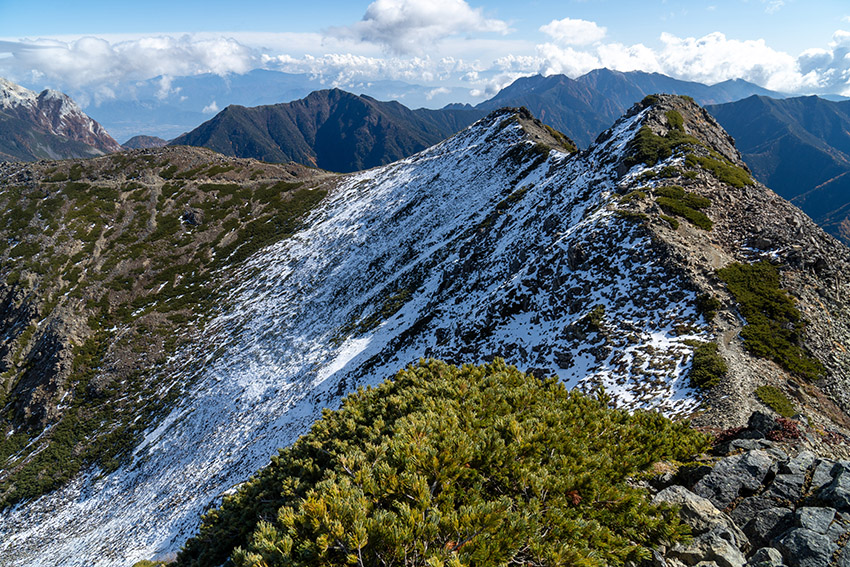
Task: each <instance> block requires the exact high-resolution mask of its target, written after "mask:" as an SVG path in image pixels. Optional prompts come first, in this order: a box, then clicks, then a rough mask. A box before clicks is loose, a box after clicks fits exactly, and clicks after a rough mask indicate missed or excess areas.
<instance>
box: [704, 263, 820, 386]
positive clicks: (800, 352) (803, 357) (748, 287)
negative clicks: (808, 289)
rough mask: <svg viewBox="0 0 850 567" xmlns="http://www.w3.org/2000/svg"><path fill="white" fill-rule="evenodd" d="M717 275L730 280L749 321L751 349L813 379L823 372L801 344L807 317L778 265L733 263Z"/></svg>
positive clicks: (746, 329) (747, 344) (746, 343)
mask: <svg viewBox="0 0 850 567" xmlns="http://www.w3.org/2000/svg"><path fill="white" fill-rule="evenodd" d="M717 275H718V276H719V277H720V279H721V280H723V281H724V282H725V283H726V287H727V289H728V290H729V293H731V294H732V296H733V297H734V298H735V300H736V301H737V302H738V309H739V310H740V312H741V315H743V317H744V319H745V320H746V325H744V328H743V329H742V330H741V337H742V338H743V339H744V346H745V347H746V348H747V350H749V351H750V352H751V353H753V354H755V355H756V356H760V357H762V358H767V359H770V360H773V361H774V362H776V363H777V364H779V365H780V366H782V367H784V368H785V369H787V370H789V371H791V372H793V373H795V374H797V375H799V376H802V377H804V378H808V379H810V380H815V379H817V378H819V377H821V376H822V375H823V373H824V367H823V365H822V364H821V363H820V361H818V360H817V359H815V358H812V357H811V356H809V354H808V353H807V352H806V351H805V349H804V348H803V347H801V346H800V345H801V343H802V334H803V330H804V328H805V323H804V321H803V316H802V315H801V314H800V311H799V310H798V309H797V307H796V306H795V305H794V300H793V299H792V298H791V297H790V296H789V295H788V293H787V292H786V291H785V290H783V289H782V288H781V287H780V279H779V270H777V269H776V266H773V265H772V264H770V263H768V262H764V261H762V262H758V263H755V264H741V263H733V264H730V265H728V266H726V267H725V268H723V269H722V270H719V271H718V272H717Z"/></svg>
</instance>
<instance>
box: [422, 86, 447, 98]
mask: <svg viewBox="0 0 850 567" xmlns="http://www.w3.org/2000/svg"><path fill="white" fill-rule="evenodd" d="M450 92H452V91H451V89H447V88H446V87H437V88H436V89H431V90H430V91H428V93H427V94H426V95H425V98H427V99H428V100H433V99H434V97H435V96H439V95H444V94H449V93H450Z"/></svg>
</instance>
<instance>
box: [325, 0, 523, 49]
mask: <svg viewBox="0 0 850 567" xmlns="http://www.w3.org/2000/svg"><path fill="white" fill-rule="evenodd" d="M471 32H497V33H502V34H505V33H507V32H508V25H507V23H505V22H503V21H501V20H496V19H488V18H486V17H484V14H483V12H482V10H481V8H477V9H475V8H472V7H471V6H470V5H469V4H467V3H466V2H465V1H464V0H376V1H375V2H372V3H371V4H369V7H368V8H366V14H365V15H364V16H363V19H362V20H361V21H359V22H357V23H355V24H353V25H351V26H347V27H338V28H332V29H330V30H328V33H329V34H330V35H332V36H337V37H341V38H354V39H357V40H359V41H365V42H370V43H376V44H379V45H382V46H384V47H386V48H387V49H389V50H390V51H392V52H394V53H397V54H422V53H424V50H425V49H426V48H427V47H428V46H429V45H432V44H434V43H435V42H437V41H439V40H441V39H444V38H447V37H450V36H454V35H458V34H467V33H471Z"/></svg>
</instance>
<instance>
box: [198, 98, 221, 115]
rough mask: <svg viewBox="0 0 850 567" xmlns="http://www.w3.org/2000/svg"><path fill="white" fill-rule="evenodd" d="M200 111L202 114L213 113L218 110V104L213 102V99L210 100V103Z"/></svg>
mask: <svg viewBox="0 0 850 567" xmlns="http://www.w3.org/2000/svg"><path fill="white" fill-rule="evenodd" d="M201 112H203V113H204V114H215V113H217V112H218V105H217V104H216V103H215V101H212V102H211V103H209V104H208V105H206V106H205V107H204V109H203V110H201Z"/></svg>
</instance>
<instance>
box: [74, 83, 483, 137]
mask: <svg viewBox="0 0 850 567" xmlns="http://www.w3.org/2000/svg"><path fill="white" fill-rule="evenodd" d="M327 88H329V85H328V84H327V82H323V81H321V80H319V79H318V78H316V77H314V76H311V75H306V74H294V73H283V72H280V71H269V70H264V69H255V70H253V71H249V72H248V73H245V74H242V75H235V74H234V75H227V76H220V75H215V74H212V73H208V74H202V75H194V76H189V77H155V78H153V79H149V80H147V81H141V82H139V83H136V84H134V85H133V90H132V92H128V93H119V95H118V97H117V98H115V99H113V100H106V101H100V102H98V103H96V104H91V105H89V106H88V107H87V108H86V111H87V112H88V113H89V114H90V115H91V116H92V117H94V118H95V119H96V120H98V121H99V122H100V123H101V124H103V125H104V126H105V127H106V128H107V130H109V132H110V133H111V134H112V135H113V136H115V138H116V139H118V140H122V141H123V140H127V139H129V138H130V137H132V136H135V135H138V134H144V135H152V136H158V137H160V138H165V139H169V140H170V139H172V138H174V137H176V136H179V135H180V134H183V133H185V132H188V131H189V130H192V129H193V128H196V127H197V126H198V124H200V123H202V122H204V121H205V120H209V119H210V118H211V117H212V116H214V115H215V114H216V113H217V112H218V111H219V110H220V109H223V108H225V107H227V106H229V105H232V104H238V105H242V106H260V105H267V104H278V103H281V102H288V101H292V100H295V99H299V98H304V97H305V96H307V95H308V94H310V93H311V92H313V91H317V90H322V89H327ZM344 88H345V90H348V91H352V92H356V93H368V94H369V95H370V96H373V97H375V98H377V99H380V100H397V101H399V102H401V103H403V104H404V105H406V106H407V107H408V108H419V107H422V106H426V105H427V106H429V107H431V108H434V107H438V106H443V105H446V104H449V103H452V102H456V101H458V100H463V97H464V95H466V96H467V97H468V96H469V95H468V92H469V89H461V88H438V89H435V88H434V87H432V86H423V85H416V84H409V83H404V82H401V81H371V82H369V83H358V82H356V81H355V82H348V83H346V84H345V86H344ZM82 94H83V93H80V95H82Z"/></svg>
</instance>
